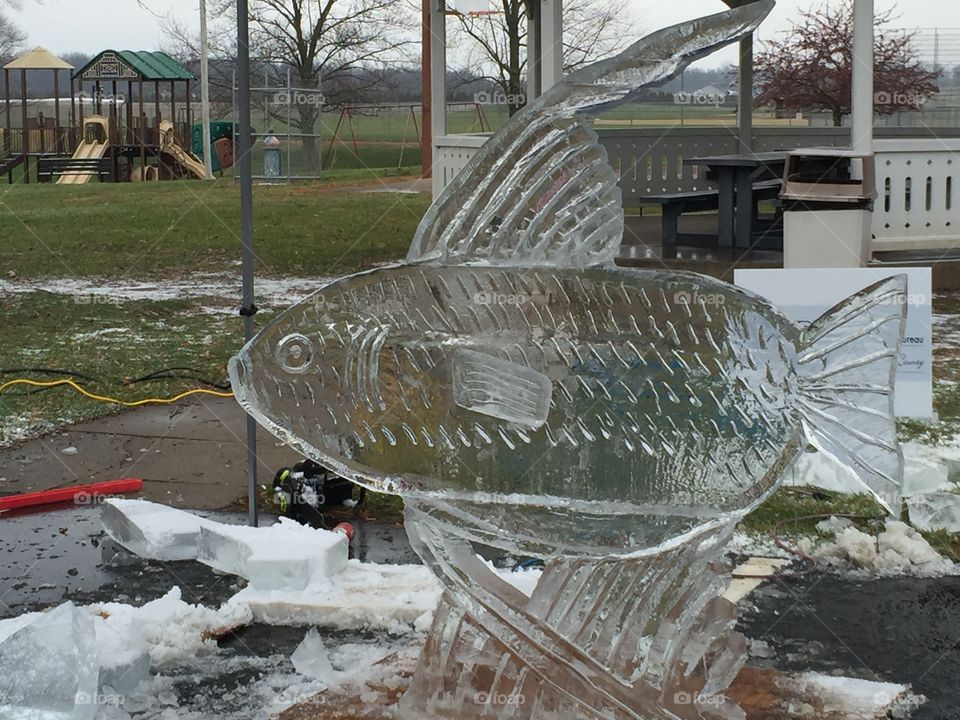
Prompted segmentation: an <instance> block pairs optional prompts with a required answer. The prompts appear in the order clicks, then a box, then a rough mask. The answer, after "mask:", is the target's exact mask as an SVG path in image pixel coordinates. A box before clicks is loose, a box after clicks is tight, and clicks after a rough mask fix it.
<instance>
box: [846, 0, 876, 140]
mask: <svg viewBox="0 0 960 720" xmlns="http://www.w3.org/2000/svg"><path fill="white" fill-rule="evenodd" d="M873 8H874V0H854V4H853V98H852V104H851V108H852V110H853V118H852V125H853V127H852V130H851V147H852V149H853V151H854V152H855V153H856V154H858V155H869V154H871V153H872V152H873Z"/></svg>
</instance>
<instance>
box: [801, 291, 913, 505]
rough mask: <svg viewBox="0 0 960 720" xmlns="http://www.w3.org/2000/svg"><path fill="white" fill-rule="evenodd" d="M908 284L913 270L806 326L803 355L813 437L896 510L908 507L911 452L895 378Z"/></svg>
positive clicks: (807, 423) (804, 404)
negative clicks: (904, 498)
mask: <svg viewBox="0 0 960 720" xmlns="http://www.w3.org/2000/svg"><path fill="white" fill-rule="evenodd" d="M906 292H907V277H906V275H896V276H894V277H890V278H887V279H886V280H881V281H880V282H878V283H876V284H874V285H871V286H870V287H868V288H865V289H863V290H861V291H860V292H858V293H857V294H855V295H853V296H851V297H849V298H847V299H846V300H844V301H843V302H841V303H840V304H839V305H837V306H835V307H833V308H831V309H830V310H828V311H827V312H826V313H824V314H823V315H822V316H821V317H820V318H819V319H817V320H815V321H814V322H813V323H811V324H810V325H809V326H808V327H807V328H806V329H805V330H804V331H803V333H802V335H801V343H800V350H799V352H798V356H797V370H798V374H799V389H800V414H801V417H802V422H803V429H804V432H805V433H806V435H807V439H808V440H809V442H810V443H811V444H812V445H813V446H814V447H816V448H817V449H818V450H820V451H821V452H823V453H825V454H827V455H828V456H830V457H831V458H833V459H834V460H836V461H837V462H839V463H840V464H841V465H843V466H844V467H846V468H847V469H848V470H849V471H850V472H852V473H853V475H854V476H855V477H856V478H857V480H858V481H859V483H860V484H861V485H863V487H864V488H866V489H867V490H868V491H869V492H870V493H871V494H872V495H873V496H874V497H875V498H876V499H877V500H878V501H879V502H880V503H881V504H882V505H883V506H884V507H885V508H886V509H887V510H889V511H890V512H891V513H893V514H894V515H899V514H900V490H901V485H902V479H903V455H902V454H901V452H900V446H899V444H898V443H897V429H896V422H895V418H894V414H893V380H894V373H895V372H896V369H897V360H898V357H899V354H900V340H901V338H902V336H903V328H904V322H905V320H906V310H907V296H906Z"/></svg>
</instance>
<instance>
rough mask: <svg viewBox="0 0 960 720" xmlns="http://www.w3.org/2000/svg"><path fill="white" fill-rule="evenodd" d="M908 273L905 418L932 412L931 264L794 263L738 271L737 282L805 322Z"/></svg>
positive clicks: (898, 406) (898, 390)
mask: <svg viewBox="0 0 960 720" xmlns="http://www.w3.org/2000/svg"><path fill="white" fill-rule="evenodd" d="M901 274H903V275H906V276H907V323H906V328H905V329H904V333H903V345H902V349H901V352H900V363H899V365H898V367H897V376H896V384H895V390H894V393H895V394H894V410H895V412H896V414H897V415H898V416H900V417H917V418H929V417H932V416H933V339H932V337H931V328H932V323H931V306H930V298H931V294H932V293H931V274H930V268H882V269H880V268H795V269H793V268H791V269H787V270H736V271H734V275H733V278H734V282H735V283H736V284H737V285H739V286H740V287H742V288H745V289H747V290H750V291H752V292H755V293H757V294H758V295H761V296H763V297H765V298H766V299H767V300H769V301H770V302H771V303H773V304H774V305H776V306H777V307H778V308H779V309H780V310H782V311H783V313H784V314H785V315H786V316H787V317H789V318H790V319H791V320H793V321H794V322H796V323H799V324H801V325H806V324H808V323H811V322H813V321H814V320H816V319H817V318H818V317H820V316H821V315H822V314H823V313H824V312H826V311H827V310H829V309H830V308H832V307H833V306H834V305H836V304H837V303H839V302H841V301H842V300H845V299H846V298H848V297H850V296H851V295H853V294H854V293H856V292H858V291H860V290H862V289H863V288H865V287H867V286H869V285H872V284H873V283H875V282H879V281H880V280H883V279H884V278H888V277H890V276H892V275H901Z"/></svg>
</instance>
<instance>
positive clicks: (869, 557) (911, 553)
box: [797, 520, 957, 577]
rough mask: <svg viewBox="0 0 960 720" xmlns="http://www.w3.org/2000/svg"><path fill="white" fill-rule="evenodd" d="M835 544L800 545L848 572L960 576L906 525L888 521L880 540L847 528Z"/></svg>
mask: <svg viewBox="0 0 960 720" xmlns="http://www.w3.org/2000/svg"><path fill="white" fill-rule="evenodd" d="M834 534H835V538H836V539H835V540H833V541H828V542H821V543H817V542H816V541H814V540H811V539H809V538H802V539H801V540H800V541H799V542H798V543H797V544H798V546H799V548H800V549H801V550H802V551H803V552H804V553H806V554H808V555H812V556H814V557H818V558H822V559H824V560H826V561H827V562H828V563H830V564H831V565H833V566H835V567H837V568H840V569H847V570H856V571H865V572H868V573H869V574H871V575H879V576H881V577H890V576H896V575H911V576H915V577H942V576H944V575H953V574H956V573H957V566H956V565H955V564H954V563H953V562H952V561H950V560H949V559H947V558H945V557H943V556H942V555H940V554H939V553H938V552H937V551H936V550H934V549H933V548H932V547H931V546H930V543H928V542H927V541H926V540H925V539H924V538H923V536H922V535H920V533H918V532H917V531H916V530H914V529H913V528H912V527H910V526H909V525H907V524H906V523H902V522H900V521H898V520H887V522H886V528H885V529H884V530H883V531H882V532H881V533H880V534H879V535H877V536H876V537H874V536H873V535H868V534H867V533H865V532H862V531H861V530H858V529H857V528H855V527H844V528H842V529H840V530H839V531H836V532H835V533H834Z"/></svg>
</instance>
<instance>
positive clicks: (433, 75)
mask: <svg viewBox="0 0 960 720" xmlns="http://www.w3.org/2000/svg"><path fill="white" fill-rule="evenodd" d="M429 1H430V3H431V6H430V44H431V48H430V116H429V122H430V143H431V148H430V173H431V177H432V178H433V182H432V183H431V186H432V190H433V196H434V197H437V196H438V195H439V194H440V191H441V190H443V173H440V174H437V173H435V172H433V162H434V161H435V160H436V158H435V157H434V156H433V147H434V143H436V141H437V138H441V137H443V136H444V135H446V134H447V16H446V14H445V11H446V3H445V0H429ZM427 122H428V117H427V115H426V110H424V117H423V124H424V126H426V124H427ZM351 127H353V125H352V123H351ZM426 144H427V143H426V138H424V146H426Z"/></svg>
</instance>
